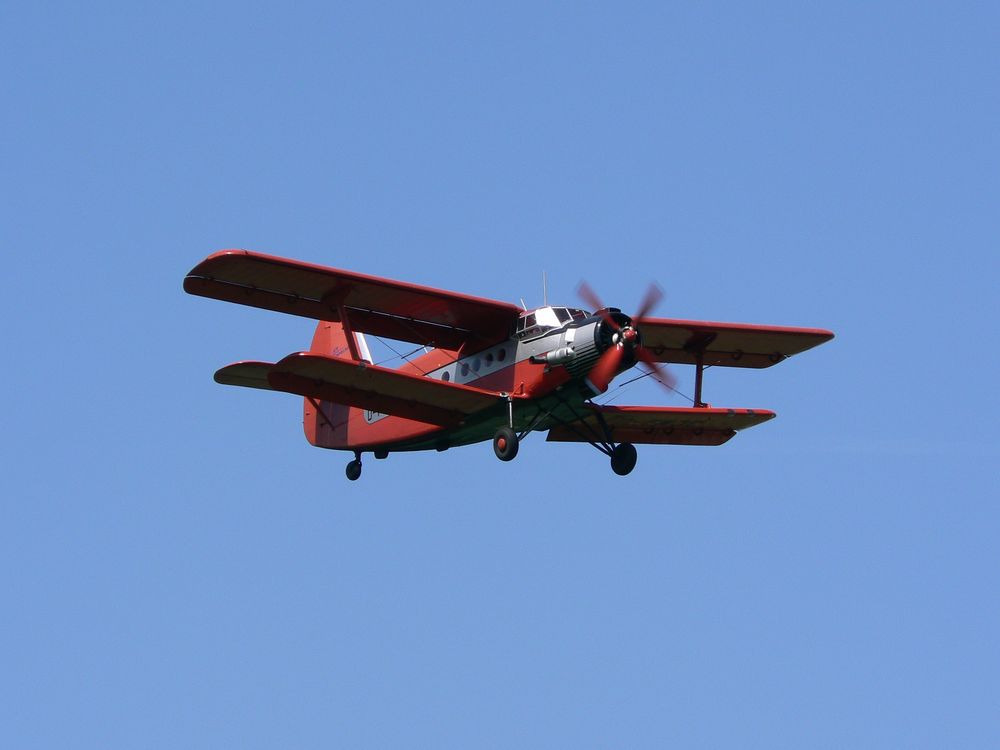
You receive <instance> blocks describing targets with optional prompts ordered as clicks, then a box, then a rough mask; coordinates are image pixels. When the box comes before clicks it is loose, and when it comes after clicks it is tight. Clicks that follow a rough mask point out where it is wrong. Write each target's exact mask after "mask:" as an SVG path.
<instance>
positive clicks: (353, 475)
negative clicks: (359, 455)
mask: <svg viewBox="0 0 1000 750" xmlns="http://www.w3.org/2000/svg"><path fill="white" fill-rule="evenodd" d="M344 473H345V474H347V478H348V479H350V480H351V481H352V482H353V481H355V480H356V479H357V478H358V477H360V476H361V461H359V460H358V459H354V460H353V461H351V462H350V463H349V464H347V469H346V470H345V472H344Z"/></svg>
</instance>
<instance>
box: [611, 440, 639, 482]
mask: <svg viewBox="0 0 1000 750" xmlns="http://www.w3.org/2000/svg"><path fill="white" fill-rule="evenodd" d="M638 458H639V455H638V454H637V453H636V451H635V446H634V445H632V443H619V444H618V445H616V446H615V449H614V450H613V451H611V470H612V471H613V472H614V473H615V474H618V475H619V476H625V475H626V474H628V473H630V472H631V471H632V469H634V468H635V462H636V460H637V459H638Z"/></svg>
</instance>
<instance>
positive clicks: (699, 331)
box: [642, 318, 833, 368]
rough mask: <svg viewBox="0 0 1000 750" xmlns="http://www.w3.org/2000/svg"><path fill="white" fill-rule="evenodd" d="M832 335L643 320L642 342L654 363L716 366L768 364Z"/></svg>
mask: <svg viewBox="0 0 1000 750" xmlns="http://www.w3.org/2000/svg"><path fill="white" fill-rule="evenodd" d="M832 338H833V333H832V332H831V331H827V330H824V329H822V328H790V327H787V326H762V325H752V324H750V323H713V322H711V321H707V320H667V319H665V318H646V319H644V320H643V321H642V343H643V346H644V348H645V349H646V350H647V351H648V352H649V353H650V354H651V355H652V357H653V359H654V360H656V361H657V362H672V363H675V364H682V365H693V364H697V363H698V356H699V353H700V355H701V357H702V363H703V364H705V365H715V366H717V367H758V368H759V367H770V366H771V365H775V364H777V363H778V362H781V361H782V360H783V359H787V358H788V357H791V356H792V355H793V354H798V353H800V352H804V351H806V350H807V349H812V348H813V347H814V346H819V345H820V344H823V343H825V342H827V341H829V340H830V339H832Z"/></svg>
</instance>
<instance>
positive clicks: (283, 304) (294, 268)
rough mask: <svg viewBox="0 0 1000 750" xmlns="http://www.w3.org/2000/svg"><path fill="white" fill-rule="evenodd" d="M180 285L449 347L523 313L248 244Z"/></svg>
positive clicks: (497, 333)
mask: <svg viewBox="0 0 1000 750" xmlns="http://www.w3.org/2000/svg"><path fill="white" fill-rule="evenodd" d="M184 290H185V291H186V292H188V293H190V294H196V295H199V296H202V297H212V298H214V299H220V300H224V301H226V302H236V303H239V304H241V305H250V306H251V307H260V308H263V309H265V310H275V311H278V312H284V313H290V314H292V315H301V316H302V317H306V318H314V319H316V320H329V321H340V320H342V316H344V317H346V318H347V322H348V324H349V325H350V327H351V328H353V329H354V330H356V331H360V332H362V333H371V334H374V335H376V336H384V337H386V338H392V339H398V340H400V341H412V342H414V343H417V344H423V345H425V346H436V347H441V348H444V349H453V350H454V349H458V348H459V347H461V346H462V344H463V343H465V342H467V341H470V340H473V341H475V343H477V344H490V343H493V342H496V341H500V340H502V339H503V338H505V337H506V336H508V335H509V333H510V331H511V328H512V325H513V323H514V321H515V320H516V319H517V315H518V313H519V312H520V308H519V307H517V306H515V305H511V304H508V303H506V302H497V301H495V300H489V299H483V298H480V297H472V296H469V295H465V294H458V293H456V292H448V291H444V290H441V289H433V288H431V287H425V286H418V285H416V284H407V283H405V282H401V281H391V280H389V279H382V278H378V277H376V276H366V275H364V274H359V273H354V272H352V271H342V270H340V269H337V268H328V267H326V266H317V265H313V264H311V263H302V262H300V261H296V260H289V259H287V258H279V257H276V256H272V255H263V254H261V253H252V252H249V251H247V250H223V251H221V252H218V253H215V254H213V255H210V256H209V257H208V258H206V259H205V260H203V261H202V262H201V263H199V264H198V265H197V266H195V267H194V268H193V269H191V271H190V273H189V274H188V275H187V277H186V278H185V279H184Z"/></svg>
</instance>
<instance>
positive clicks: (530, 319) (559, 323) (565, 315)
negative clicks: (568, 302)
mask: <svg viewBox="0 0 1000 750" xmlns="http://www.w3.org/2000/svg"><path fill="white" fill-rule="evenodd" d="M585 317H587V315H586V313H584V312H583V311H582V310H573V309H571V308H566V307H539V308H538V309H537V310H533V311H532V312H530V313H529V312H524V313H521V316H520V317H519V318H518V320H517V331H516V334H517V337H518V338H522V339H523V338H528V337H530V336H537V335H538V334H541V333H544V332H545V331H550V330H552V329H555V328H562V327H563V326H564V325H566V324H567V323H569V322H570V321H571V320H573V319H574V318H577V319H579V318H585Z"/></svg>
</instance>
